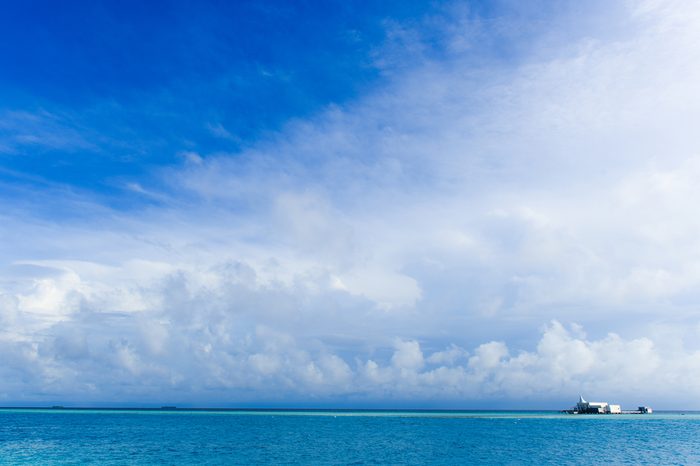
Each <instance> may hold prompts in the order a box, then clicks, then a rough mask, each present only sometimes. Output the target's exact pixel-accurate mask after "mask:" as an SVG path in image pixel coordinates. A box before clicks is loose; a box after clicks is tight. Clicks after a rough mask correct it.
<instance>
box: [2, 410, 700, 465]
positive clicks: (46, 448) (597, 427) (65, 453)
mask: <svg viewBox="0 0 700 466" xmlns="http://www.w3.org/2000/svg"><path fill="white" fill-rule="evenodd" d="M78 463H80V464H85V463H87V464H90V463H92V464H265V463H269V464H304V465H306V464H356V465H359V464H446V465H447V464H450V465H451V464H532V465H540V464H653V465H659V464H700V414H699V413H690V412H688V413H681V412H673V413H670V412H669V413H654V414H651V415H609V416H584V415H578V416H576V415H561V414H559V413H556V412H533V411H527V412H513V411H510V412H505V411H495V412H485V411H325V410H324V411H301V410H300V411H295V410H291V411H287V410H280V411H272V410H225V411H224V410H221V411H216V410H213V411H212V410H181V409H178V410H171V411H168V410H97V409H90V410H73V409H0V464H78Z"/></svg>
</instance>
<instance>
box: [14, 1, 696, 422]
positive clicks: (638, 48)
mask: <svg viewBox="0 0 700 466" xmlns="http://www.w3.org/2000/svg"><path fill="white" fill-rule="evenodd" d="M698 43H700V4H698V3H697V2H694V1H684V0H640V1H623V0H620V1H615V2H604V1H598V0H593V1H590V2H577V1H561V2H548V1H539V0H533V1H531V2H519V1H515V0H493V1H464V2H460V1H445V2H441V1H436V2H406V1H376V2H374V1H368V2H344V1H323V2H321V1H318V2H316V1H294V2H284V1H265V2H252V1H251V2H246V1H241V2H218V1H198V2H189V1H171V2H146V3H144V2H131V1H126V2H123V1H120V2H110V1H100V2H80V1H66V2H61V3H56V2H42V1H27V2H20V3H17V4H13V5H7V6H6V7H5V8H4V11H3V14H2V15H0V405H6V406H10V405H46V404H48V405H51V404H63V405H67V406H71V405H81V406H88V405H94V406H103V405H111V406H137V405H146V406H150V405H153V406H160V405H165V404H167V405H173V404H174V405H178V406H199V407H201V406H221V407H233V406H244V407H273V406H280V407H410V408H545V409H564V408H567V407H569V406H570V405H573V404H574V403H575V402H576V401H577V399H578V396H579V394H582V395H584V396H585V397H586V398H587V399H600V400H602V401H610V402H618V403H621V404H622V405H623V408H625V407H628V408H634V407H636V406H638V405H640V404H647V405H651V406H652V407H654V408H661V409H663V408H665V409H700V401H698V399H697V393H700V217H699V216H698V214H697V209H696V205H697V204H698V201H700V136H699V135H700V132H699V131H698V122H699V121H700V87H698V85H697V83H698V82H700V47H698V45H697V44H698Z"/></svg>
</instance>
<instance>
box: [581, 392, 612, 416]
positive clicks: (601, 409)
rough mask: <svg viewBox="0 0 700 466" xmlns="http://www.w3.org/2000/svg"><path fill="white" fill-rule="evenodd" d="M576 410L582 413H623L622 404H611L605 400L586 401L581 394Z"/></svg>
mask: <svg viewBox="0 0 700 466" xmlns="http://www.w3.org/2000/svg"><path fill="white" fill-rule="evenodd" d="M575 411H577V412H579V413H582V414H622V409H620V405H611V404H609V403H606V402H604V401H586V400H584V399H583V397H582V396H579V398H578V403H576V409H575Z"/></svg>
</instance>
